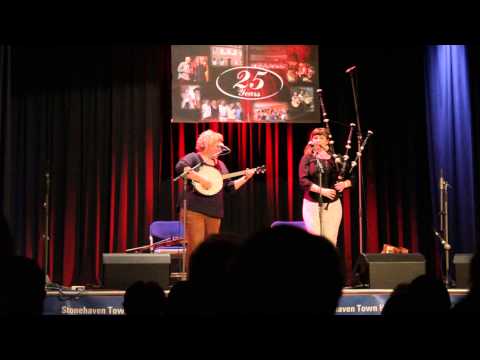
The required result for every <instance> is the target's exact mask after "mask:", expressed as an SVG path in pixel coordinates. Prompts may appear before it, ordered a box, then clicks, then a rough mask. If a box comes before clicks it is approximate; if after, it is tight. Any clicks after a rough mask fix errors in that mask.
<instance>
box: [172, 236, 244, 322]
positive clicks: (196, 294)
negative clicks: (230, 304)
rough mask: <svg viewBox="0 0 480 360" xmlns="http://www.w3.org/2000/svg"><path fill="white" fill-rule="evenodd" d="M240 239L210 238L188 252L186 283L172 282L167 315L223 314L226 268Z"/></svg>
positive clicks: (226, 280)
mask: <svg viewBox="0 0 480 360" xmlns="http://www.w3.org/2000/svg"><path fill="white" fill-rule="evenodd" d="M242 241H243V239H242V238H241V237H240V236H238V235H235V234H230V233H221V234H214V235H210V236H209V237H208V238H207V239H206V240H205V241H204V242H202V244H200V245H199V246H198V247H197V249H195V251H194V252H193V253H192V256H191V258H190V264H189V274H188V280H187V281H183V282H179V283H176V284H175V285H174V286H173V287H172V289H171V290H170V294H169V297H168V304H169V312H170V313H171V314H197V315H200V314H216V313H219V312H222V311H223V308H224V305H225V301H226V289H227V286H228V283H229V276H230V267H231V265H232V263H233V261H234V258H235V256H236V255H237V253H238V251H239V249H240V247H241V245H242Z"/></svg>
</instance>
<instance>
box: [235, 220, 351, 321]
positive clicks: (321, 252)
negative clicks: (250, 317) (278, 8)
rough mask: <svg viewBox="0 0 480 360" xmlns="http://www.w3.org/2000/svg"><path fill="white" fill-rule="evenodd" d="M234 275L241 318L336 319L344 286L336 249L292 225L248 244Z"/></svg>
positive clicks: (262, 233) (260, 235)
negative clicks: (246, 314) (283, 315)
mask: <svg viewBox="0 0 480 360" xmlns="http://www.w3.org/2000/svg"><path fill="white" fill-rule="evenodd" d="M232 275H233V280H234V281H233V283H232V299H231V300H232V302H233V304H234V308H235V310H240V311H242V312H245V311H246V312H260V313H277V312H288V313H302V312H306V313H323V314H334V313H335V309H336V307H337V303H338V300H339V298H340V296H341V293H342V288H343V286H344V272H343V268H342V265H341V261H340V257H339V255H338V253H337V250H336V249H335V247H334V246H333V245H332V243H331V242H330V241H328V240H327V239H326V238H323V237H319V236H315V235H312V234H309V233H307V232H305V231H304V230H302V229H299V228H297V227H292V226H287V225H282V226H276V227H274V228H268V229H266V230H263V231H260V232H258V233H256V234H254V235H253V236H252V237H250V238H249V239H247V241H246V242H245V245H244V246H243V247H242V249H241V250H240V252H239V255H238V258H237V260H236V262H235V265H234V267H233V270H232Z"/></svg>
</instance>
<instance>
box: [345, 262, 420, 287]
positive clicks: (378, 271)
mask: <svg viewBox="0 0 480 360" xmlns="http://www.w3.org/2000/svg"><path fill="white" fill-rule="evenodd" d="M425 270H426V269H425V258H424V257H423V255H422V254H417V253H414V254H362V255H360V258H359V259H358V261H357V263H356V265H355V267H354V271H353V286H368V287H370V288H371V289H394V288H395V287H396V286H397V285H398V284H401V283H409V282H411V281H412V280H413V279H415V278H416V277H418V276H420V275H423V274H425Z"/></svg>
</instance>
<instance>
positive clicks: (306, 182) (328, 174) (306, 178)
mask: <svg viewBox="0 0 480 360" xmlns="http://www.w3.org/2000/svg"><path fill="white" fill-rule="evenodd" d="M319 161H320V163H321V165H322V168H323V173H322V187H323V188H329V189H334V185H335V183H336V182H337V181H338V175H339V170H340V169H337V166H336V164H335V161H334V160H333V157H331V158H330V159H328V160H323V159H319ZM347 174H348V171H347V172H346V174H345V176H344V179H343V180H346V179H349V177H348V176H347ZM298 176H299V180H300V186H301V187H302V189H303V197H304V198H305V199H307V200H310V201H313V202H319V200H320V194H318V193H316V192H313V191H310V186H311V185H312V184H315V185H319V181H320V168H319V166H318V165H317V159H316V158H315V157H314V156H313V155H303V156H302V158H301V159H300V164H299V166H298ZM340 196H341V193H338V192H337V197H335V198H334V199H333V200H330V199H329V198H327V197H325V196H322V201H323V202H324V203H329V202H332V201H335V200H337V199H338V197H340Z"/></svg>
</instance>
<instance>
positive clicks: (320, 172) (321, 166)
mask: <svg viewBox="0 0 480 360" xmlns="http://www.w3.org/2000/svg"><path fill="white" fill-rule="evenodd" d="M315 161H316V163H317V167H318V170H319V174H318V186H319V187H320V194H319V200H318V220H319V222H320V236H322V235H323V221H322V211H323V198H322V183H323V181H322V178H323V165H322V163H321V161H320V159H319V157H318V155H315Z"/></svg>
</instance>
